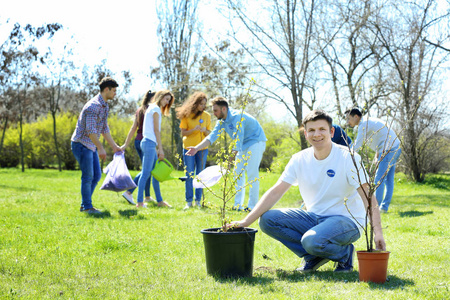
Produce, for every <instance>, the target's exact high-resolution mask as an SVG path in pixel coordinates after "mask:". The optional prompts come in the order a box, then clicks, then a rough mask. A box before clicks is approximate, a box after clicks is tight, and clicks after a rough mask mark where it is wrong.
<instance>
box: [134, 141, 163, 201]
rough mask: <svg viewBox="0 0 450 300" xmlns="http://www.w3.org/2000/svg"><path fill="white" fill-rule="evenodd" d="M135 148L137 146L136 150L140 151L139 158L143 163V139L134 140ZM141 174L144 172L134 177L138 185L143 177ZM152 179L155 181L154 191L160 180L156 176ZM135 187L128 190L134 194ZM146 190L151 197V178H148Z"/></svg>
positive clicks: (146, 194)
mask: <svg viewBox="0 0 450 300" xmlns="http://www.w3.org/2000/svg"><path fill="white" fill-rule="evenodd" d="M134 148H136V152H137V153H138V155H139V158H140V159H141V163H142V158H143V157H144V153H143V152H142V149H141V140H134ZM141 174H142V172H139V174H137V175H136V177H134V183H135V184H136V186H137V185H138V184H139V178H141ZM152 181H153V191H154V190H155V186H156V185H157V184H159V182H158V180H156V179H155V178H154V177H153V180H152ZM135 189H136V188H132V189H129V190H128V192H130V193H131V194H133V192H134V190H135ZM144 192H145V197H150V178H149V179H147V182H146V183H145V190H144ZM155 194H156V192H155Z"/></svg>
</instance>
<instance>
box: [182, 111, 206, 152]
mask: <svg viewBox="0 0 450 300" xmlns="http://www.w3.org/2000/svg"><path fill="white" fill-rule="evenodd" d="M193 117H194V114H192V115H191V116H189V117H188V118H183V119H182V120H181V123H180V128H181V129H185V130H191V129H193V128H195V126H197V125H200V126H201V127H203V128H206V130H208V131H211V115H210V114H209V113H207V112H206V111H204V112H202V114H201V115H200V116H198V117H197V118H195V119H193ZM205 137H206V136H205V134H204V133H203V132H200V131H198V130H196V131H194V132H193V133H192V134H191V135H188V136H183V148H184V149H186V150H187V147H190V146H196V145H198V144H199V143H200V142H201V141H203V139H204V138H205ZM205 149H206V148H205ZM202 150H203V149H202Z"/></svg>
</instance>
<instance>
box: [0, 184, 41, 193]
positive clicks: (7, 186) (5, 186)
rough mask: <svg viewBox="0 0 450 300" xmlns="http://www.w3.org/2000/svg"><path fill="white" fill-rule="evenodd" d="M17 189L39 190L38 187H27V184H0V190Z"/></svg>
mask: <svg viewBox="0 0 450 300" xmlns="http://www.w3.org/2000/svg"><path fill="white" fill-rule="evenodd" d="M8 189H9V190H15V191H18V192H35V191H38V190H37V189H34V188H29V187H25V186H10V185H5V184H0V190H8Z"/></svg>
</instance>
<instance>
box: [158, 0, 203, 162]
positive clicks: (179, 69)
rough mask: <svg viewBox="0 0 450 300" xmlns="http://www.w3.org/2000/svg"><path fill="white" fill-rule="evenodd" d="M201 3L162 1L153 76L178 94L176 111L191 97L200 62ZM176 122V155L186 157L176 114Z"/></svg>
mask: <svg viewBox="0 0 450 300" xmlns="http://www.w3.org/2000/svg"><path fill="white" fill-rule="evenodd" d="M197 7H198V0H169V1H166V0H164V1H162V0H160V1H158V6H157V14H158V18H159V21H160V25H159V27H158V36H159V39H160V47H161V48H160V54H159V56H158V60H159V63H160V66H159V67H158V68H155V69H153V70H152V71H151V75H152V76H154V77H156V79H159V80H161V81H162V82H164V83H165V84H166V85H167V86H168V88H169V89H170V90H172V92H173V93H174V96H175V102H174V105H173V106H172V107H173V109H175V107H176V106H178V105H179V104H180V103H182V102H183V101H184V100H185V99H186V98H187V97H188V94H189V89H190V83H191V68H192V65H193V63H194V62H195V61H196V55H197V54H196V53H197V50H196V47H195V46H194V45H193V44H194V43H193V36H194V33H195V27H196V23H197ZM171 122H172V149H171V150H172V155H174V154H175V153H178V154H179V155H181V154H182V140H181V131H180V128H179V127H180V126H179V125H180V121H179V120H178V119H177V118H176V114H175V113H174V111H173V112H172V114H171Z"/></svg>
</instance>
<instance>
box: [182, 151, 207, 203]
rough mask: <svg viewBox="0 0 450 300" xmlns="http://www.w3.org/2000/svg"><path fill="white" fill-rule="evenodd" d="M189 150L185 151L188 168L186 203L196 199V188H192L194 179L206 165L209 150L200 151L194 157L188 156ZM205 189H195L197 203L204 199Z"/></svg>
mask: <svg viewBox="0 0 450 300" xmlns="http://www.w3.org/2000/svg"><path fill="white" fill-rule="evenodd" d="M187 151H188V150H186V149H183V159H184V165H185V166H186V176H187V179H186V183H185V187H186V193H185V195H186V202H192V200H193V198H194V187H193V186H192V182H193V178H194V177H195V175H198V174H199V173H200V172H201V171H203V169H204V168H205V165H206V157H207V156H208V149H205V150H200V151H198V152H197V153H196V154H195V155H194V156H189V155H186V152H187ZM202 193H203V189H195V201H200V200H201V199H202Z"/></svg>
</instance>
